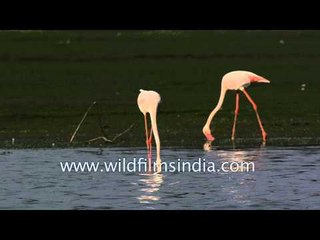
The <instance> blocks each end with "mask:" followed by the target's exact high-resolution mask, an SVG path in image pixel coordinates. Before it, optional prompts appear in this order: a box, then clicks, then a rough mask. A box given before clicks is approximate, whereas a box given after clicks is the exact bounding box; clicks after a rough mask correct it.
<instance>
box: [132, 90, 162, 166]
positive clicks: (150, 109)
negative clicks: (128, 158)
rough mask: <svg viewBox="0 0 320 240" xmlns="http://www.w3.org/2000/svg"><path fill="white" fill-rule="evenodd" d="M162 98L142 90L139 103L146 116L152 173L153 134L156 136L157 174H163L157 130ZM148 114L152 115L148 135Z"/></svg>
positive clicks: (145, 124)
mask: <svg viewBox="0 0 320 240" xmlns="http://www.w3.org/2000/svg"><path fill="white" fill-rule="evenodd" d="M160 100H161V97H160V95H159V93H157V92H155V91H146V90H143V89H140V93H139V95H138V99H137V103H138V107H139V109H140V111H141V112H142V114H143V116H144V126H145V131H146V145H147V151H148V171H149V172H151V157H152V151H151V150H152V133H153V134H154V138H155V142H156V148H157V161H156V163H157V172H161V158H160V138H159V133H158V128H157V108H158V104H159V103H160ZM147 113H149V115H150V119H151V128H150V132H149V133H148V123H147Z"/></svg>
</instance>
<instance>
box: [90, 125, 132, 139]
mask: <svg viewBox="0 0 320 240" xmlns="http://www.w3.org/2000/svg"><path fill="white" fill-rule="evenodd" d="M133 126H134V123H132V124H131V125H130V127H128V128H127V129H126V130H124V131H123V132H121V133H119V134H117V135H116V136H114V137H113V138H112V140H110V139H108V138H106V137H103V136H102V137H96V138H93V139H90V140H89V141H88V142H89V143H91V142H94V141H97V140H99V139H103V140H104V141H105V142H110V143H112V142H114V141H115V140H116V139H117V138H119V137H120V136H122V135H123V134H125V133H127V132H128V131H129V130H130V129H131V128H132V127H133Z"/></svg>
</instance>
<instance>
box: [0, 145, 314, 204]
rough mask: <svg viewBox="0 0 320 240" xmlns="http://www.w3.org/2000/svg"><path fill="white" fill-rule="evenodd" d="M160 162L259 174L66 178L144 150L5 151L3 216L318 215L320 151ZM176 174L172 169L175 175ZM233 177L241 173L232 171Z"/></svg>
mask: <svg viewBox="0 0 320 240" xmlns="http://www.w3.org/2000/svg"><path fill="white" fill-rule="evenodd" d="M161 154H162V156H161V158H162V161H163V162H170V161H172V162H175V163H177V162H182V161H184V162H189V163H190V164H191V163H195V162H197V161H199V158H201V159H202V160H201V161H202V163H203V162H204V160H203V159H205V161H207V163H208V162H209V161H210V162H213V163H214V164H216V166H221V165H222V164H223V163H224V162H226V163H231V162H237V163H239V164H240V163H243V162H247V163H248V162H253V163H254V171H253V170H252V169H251V171H246V170H249V168H247V169H246V168H245V167H242V168H238V171H236V172H231V168H226V169H227V170H228V169H229V172H226V171H220V172H217V171H216V172H209V171H206V172H199V171H193V172H192V171H191V172H181V171H177V169H176V171H174V172H169V171H163V173H162V174H146V173H139V172H128V171H127V172H123V171H122V172H113V173H110V172H106V171H103V170H101V169H103V168H99V171H97V172H88V171H85V172H74V171H73V172H63V171H62V170H61V166H60V162H65V161H68V162H71V161H75V162H82V163H83V162H86V161H88V162H95V163H97V162H99V163H101V165H100V166H103V165H102V163H103V162H114V163H115V162H119V159H123V158H126V159H127V160H130V159H131V160H132V159H133V158H137V159H138V158H140V157H145V156H146V150H145V149H144V148H103V149H98V148H97V149H95V148H79V149H37V150H32V149H17V150H11V149H10V150H5V149H2V150H0V209H178V210H179V209H204V210H205V209H320V184H319V183H320V148H319V147H297V148H274V147H272V148H271V147H264V148H256V149H252V148H251V149H216V150H213V151H210V152H205V151H204V150H202V149H162V151H161ZM171 170H172V169H171ZM233 170H236V169H233Z"/></svg>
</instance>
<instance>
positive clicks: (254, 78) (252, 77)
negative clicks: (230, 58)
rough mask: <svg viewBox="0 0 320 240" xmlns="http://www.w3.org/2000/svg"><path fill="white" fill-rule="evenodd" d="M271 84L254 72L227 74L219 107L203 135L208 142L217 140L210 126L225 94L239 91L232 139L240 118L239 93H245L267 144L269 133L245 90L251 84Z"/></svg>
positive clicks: (218, 108)
mask: <svg viewBox="0 0 320 240" xmlns="http://www.w3.org/2000/svg"><path fill="white" fill-rule="evenodd" d="M255 82H257V83H270V81H269V80H267V79H265V78H264V77H261V76H259V75H257V74H255V73H253V72H249V71H232V72H229V73H227V74H225V75H224V76H223V78H222V80H221V92H220V97H219V101H218V104H217V106H216V107H215V108H214V109H213V110H212V112H211V113H210V115H209V117H208V119H207V122H206V123H205V125H204V127H203V129H202V132H203V134H204V135H205V136H206V138H207V140H208V141H210V142H212V141H214V140H215V138H214V137H213V135H212V134H211V130H210V124H211V122H212V120H213V117H214V116H215V114H216V113H217V112H218V111H219V110H220V108H221V106H222V104H223V101H224V97H225V94H226V92H227V91H228V90H235V91H237V93H236V109H235V119H234V124H233V129H232V137H231V139H232V140H234V136H235V126H236V121H237V116H238V112H239V93H238V90H239V91H242V92H243V93H244V95H245V96H246V97H247V99H248V100H249V102H250V103H251V104H252V106H253V109H254V110H255V112H256V116H257V120H258V123H259V126H260V128H261V132H262V139H263V142H264V143H265V142H266V137H267V133H266V132H265V130H264V128H263V124H262V122H261V120H260V116H259V114H258V111H257V105H256V104H255V102H254V101H253V100H252V98H251V97H250V96H249V94H248V93H247V91H246V90H245V88H247V87H248V86H250V84H251V83H255Z"/></svg>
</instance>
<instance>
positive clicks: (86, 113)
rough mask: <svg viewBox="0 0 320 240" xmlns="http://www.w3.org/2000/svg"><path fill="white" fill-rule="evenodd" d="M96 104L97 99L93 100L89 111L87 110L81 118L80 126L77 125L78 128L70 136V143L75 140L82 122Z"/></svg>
mask: <svg viewBox="0 0 320 240" xmlns="http://www.w3.org/2000/svg"><path fill="white" fill-rule="evenodd" d="M95 104H96V101H93V102H92V104H91V105H90V107H89V108H88V110H87V111H86V112H85V114H84V115H83V117H82V119H81V121H80V123H79V124H78V126H77V128H76V130H75V131H74V133H73V135H72V137H71V138H70V143H72V141H73V139H74V137H75V136H76V134H77V132H78V130H79V129H80V126H81V124H82V123H83V121H84V120H85V118H86V117H87V115H88V112H89V111H90V110H91V108H92V107H93V105H95Z"/></svg>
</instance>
